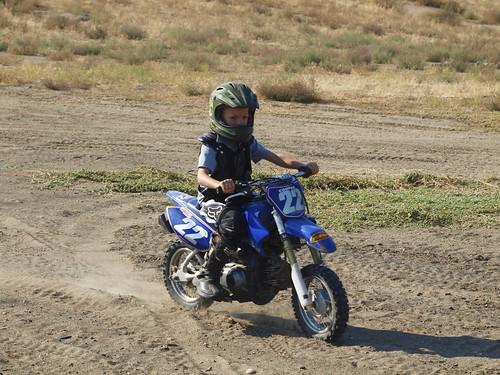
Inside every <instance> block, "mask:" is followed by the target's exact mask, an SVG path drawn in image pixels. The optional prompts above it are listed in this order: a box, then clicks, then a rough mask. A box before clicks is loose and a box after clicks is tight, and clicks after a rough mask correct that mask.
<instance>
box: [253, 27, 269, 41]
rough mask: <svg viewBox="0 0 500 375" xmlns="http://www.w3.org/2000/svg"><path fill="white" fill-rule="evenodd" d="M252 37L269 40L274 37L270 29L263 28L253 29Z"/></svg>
mask: <svg viewBox="0 0 500 375" xmlns="http://www.w3.org/2000/svg"><path fill="white" fill-rule="evenodd" d="M252 39H254V40H262V41H264V42H269V41H271V40H273V39H274V33H273V32H272V31H270V30H264V29H260V30H255V31H254V32H253V33H252Z"/></svg>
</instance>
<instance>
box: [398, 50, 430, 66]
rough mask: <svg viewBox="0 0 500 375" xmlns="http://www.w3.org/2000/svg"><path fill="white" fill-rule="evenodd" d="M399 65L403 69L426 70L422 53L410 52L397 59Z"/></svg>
mask: <svg viewBox="0 0 500 375" xmlns="http://www.w3.org/2000/svg"><path fill="white" fill-rule="evenodd" d="M397 65H398V66H399V67H400V68H402V69H408V70H424V66H425V64H424V59H423V58H422V56H421V54H420V53H416V52H408V53H404V54H402V55H400V56H398V58H397Z"/></svg>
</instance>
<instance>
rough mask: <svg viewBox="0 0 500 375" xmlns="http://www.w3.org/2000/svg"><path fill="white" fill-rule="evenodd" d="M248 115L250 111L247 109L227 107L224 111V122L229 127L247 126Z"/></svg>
mask: <svg viewBox="0 0 500 375" xmlns="http://www.w3.org/2000/svg"><path fill="white" fill-rule="evenodd" d="M248 113H249V110H248V108H247V107H241V108H231V107H225V108H224V109H223V110H222V121H224V123H225V124H226V125H227V126H247V124H248Z"/></svg>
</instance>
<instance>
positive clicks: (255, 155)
mask: <svg viewBox="0 0 500 375" xmlns="http://www.w3.org/2000/svg"><path fill="white" fill-rule="evenodd" d="M217 141H218V142H221V143H224V144H225V145H226V146H228V147H230V148H232V149H234V148H235V147H234V145H231V143H229V142H227V141H225V140H223V139H221V138H218V139H217ZM268 153H269V150H268V149H267V148H265V147H264V146H262V145H261V144H260V143H259V142H257V140H256V139H255V138H254V140H253V142H252V144H251V145H250V157H251V158H252V161H253V162H254V163H258V162H259V161H261V160H262V159H263V158H264V157H265V156H266V155H267V154H268ZM215 167H217V151H215V150H214V149H213V148H211V147H208V146H207V145H202V146H201V151H200V157H199V158H198V168H206V169H208V171H209V173H212V172H213V171H214V170H215Z"/></svg>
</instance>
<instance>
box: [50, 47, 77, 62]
mask: <svg viewBox="0 0 500 375" xmlns="http://www.w3.org/2000/svg"><path fill="white" fill-rule="evenodd" d="M47 57H48V58H49V59H50V60H53V61H68V60H72V59H73V51H71V50H70V49H69V48H67V49H62V50H58V51H51V52H49V54H48V55H47Z"/></svg>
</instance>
